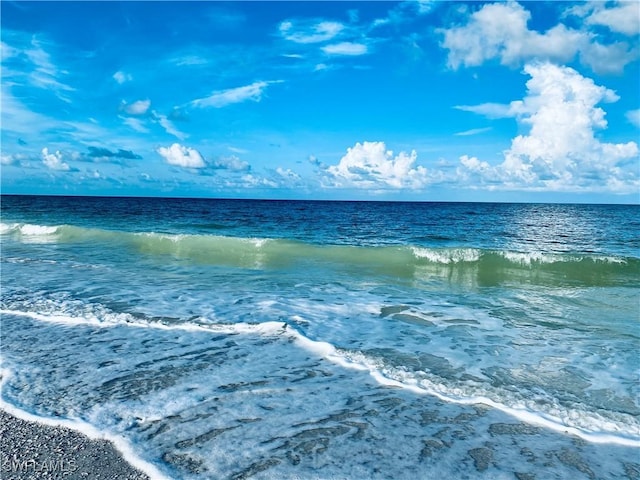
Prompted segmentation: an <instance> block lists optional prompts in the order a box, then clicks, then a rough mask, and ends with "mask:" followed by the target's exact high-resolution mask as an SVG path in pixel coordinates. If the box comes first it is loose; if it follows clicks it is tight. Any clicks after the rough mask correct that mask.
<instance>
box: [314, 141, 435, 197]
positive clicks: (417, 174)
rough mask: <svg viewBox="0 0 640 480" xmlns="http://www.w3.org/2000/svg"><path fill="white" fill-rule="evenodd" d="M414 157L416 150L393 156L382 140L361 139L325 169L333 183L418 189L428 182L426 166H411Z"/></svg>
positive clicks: (415, 157)
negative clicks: (363, 140) (361, 140)
mask: <svg viewBox="0 0 640 480" xmlns="http://www.w3.org/2000/svg"><path fill="white" fill-rule="evenodd" d="M416 160H417V153H416V151H415V150H413V151H412V152H411V153H406V152H400V153H399V154H398V155H396V156H395V157H394V155H393V152H392V151H390V150H387V148H386V146H385V144H384V142H363V143H356V144H355V145H354V146H353V147H351V148H348V149H347V154H346V155H345V156H343V157H342V158H341V159H340V162H339V163H338V164H337V165H331V166H329V167H328V168H327V170H326V172H327V173H328V174H329V175H331V177H332V180H333V181H332V182H331V183H333V185H334V186H355V187H358V188H412V189H419V188H422V187H424V186H425V185H426V184H427V170H426V168H424V167H422V166H416V167H414V163H415V162H416Z"/></svg>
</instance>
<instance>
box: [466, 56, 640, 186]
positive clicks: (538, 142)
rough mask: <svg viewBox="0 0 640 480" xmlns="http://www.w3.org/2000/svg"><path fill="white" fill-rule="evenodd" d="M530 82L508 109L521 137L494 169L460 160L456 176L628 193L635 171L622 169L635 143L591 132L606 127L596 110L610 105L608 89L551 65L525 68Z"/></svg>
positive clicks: (612, 98)
mask: <svg viewBox="0 0 640 480" xmlns="http://www.w3.org/2000/svg"><path fill="white" fill-rule="evenodd" d="M524 72H525V73H526V74H527V75H529V76H530V77H531V78H530V80H529V81H528V82H527V95H526V96H525V97H524V98H523V99H522V100H519V101H514V102H511V104H510V105H509V109H508V111H509V114H510V116H513V117H515V118H516V119H517V120H518V123H519V124H520V125H521V127H523V128H528V129H529V132H528V134H527V135H518V136H517V137H515V138H514V139H513V140H512V142H511V147H510V148H509V149H508V150H506V151H505V152H504V162H503V163H502V164H500V165H497V166H496V167H495V168H494V167H489V165H487V164H484V163H483V162H479V161H478V160H477V159H475V160H474V159H472V158H468V157H467V158H466V159H465V160H464V161H462V159H461V167H460V169H459V172H458V173H459V174H464V173H465V172H467V173H468V174H481V176H482V178H483V179H485V180H487V181H489V180H496V179H499V180H501V181H502V182H504V184H505V186H507V187H510V186H511V187H513V186H520V187H525V188H526V187H530V188H537V189H555V190H575V191H577V190H589V189H594V190H602V189H607V188H612V189H615V190H617V191H621V190H624V191H629V190H632V189H633V188H637V186H638V172H637V171H636V170H637V169H636V170H634V169H632V168H625V167H626V166H627V164H628V162H630V161H633V160H636V161H637V160H638V145H637V144H636V143H635V142H627V143H616V144H614V143H605V142H602V141H600V140H599V139H598V138H597V136H596V131H598V130H604V129H606V127H607V121H606V119H605V115H606V114H605V112H604V110H603V109H602V108H600V107H598V106H597V105H598V104H600V103H606V102H615V101H617V100H618V96H617V95H616V94H615V92H613V91H612V90H610V89H608V88H606V87H603V86H599V85H596V84H595V83H594V82H593V80H592V79H590V78H586V77H583V76H582V75H580V74H579V73H578V72H577V71H576V70H574V69H572V68H569V67H561V66H557V65H554V64H551V63H540V64H531V65H527V66H525V69H524Z"/></svg>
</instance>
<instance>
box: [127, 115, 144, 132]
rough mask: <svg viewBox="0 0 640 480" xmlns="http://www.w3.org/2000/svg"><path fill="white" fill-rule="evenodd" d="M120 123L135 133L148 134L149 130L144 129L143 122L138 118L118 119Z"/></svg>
mask: <svg viewBox="0 0 640 480" xmlns="http://www.w3.org/2000/svg"><path fill="white" fill-rule="evenodd" d="M120 118H121V119H122V122H123V123H124V124H125V125H127V126H129V127H131V128H132V129H134V130H135V131H136V132H140V133H149V129H148V128H147V127H145V125H144V122H143V121H142V120H141V119H139V118H134V117H120Z"/></svg>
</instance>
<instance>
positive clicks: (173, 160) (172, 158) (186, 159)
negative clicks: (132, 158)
mask: <svg viewBox="0 0 640 480" xmlns="http://www.w3.org/2000/svg"><path fill="white" fill-rule="evenodd" d="M156 151H157V152H158V153H159V154H160V156H161V157H162V158H164V160H165V162H167V163H168V164H169V165H175V166H178V167H182V168H204V167H205V162H204V158H202V155H200V152H198V151H197V150H196V149H194V148H190V147H185V146H183V145H180V144H179V143H174V144H173V145H171V146H170V147H160V148H158V149H157V150H156Z"/></svg>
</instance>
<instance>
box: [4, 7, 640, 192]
mask: <svg viewBox="0 0 640 480" xmlns="http://www.w3.org/2000/svg"><path fill="white" fill-rule="evenodd" d="M1 7H2V20H1V22H2V24H1V26H2V105H1V107H2V109H1V114H2V138H1V140H2V156H1V159H2V166H1V169H2V170H1V173H2V192H3V193H37V194H41V193H42V194H87V195H144V196H146V195H153V196H196V197H200V196H205V197H242V198H302V199H306V198H310V199H373V200H427V201H429V200H465V201H466V200H470V201H577V202H636V203H637V202H638V201H639V200H640V199H639V193H638V192H639V191H640V154H639V147H638V144H639V143H640V139H639V137H640V89H639V88H638V85H639V81H640V61H639V60H640V3H638V2H636V1H634V2H601V1H597V2H593V3H589V2H587V3H585V2H579V3H577V2H561V1H555V2H501V3H492V2H486V3H485V2H469V3H467V2H452V1H446V2H434V1H419V2H418V1H411V2H378V1H376V2H364V1H360V2H342V1H332V2H302V1H299V2H193V3H190V2H151V1H148V2H104V3H102V2H41V3H40V2H37V3H36V2H5V1H3V2H2V5H1Z"/></svg>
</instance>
